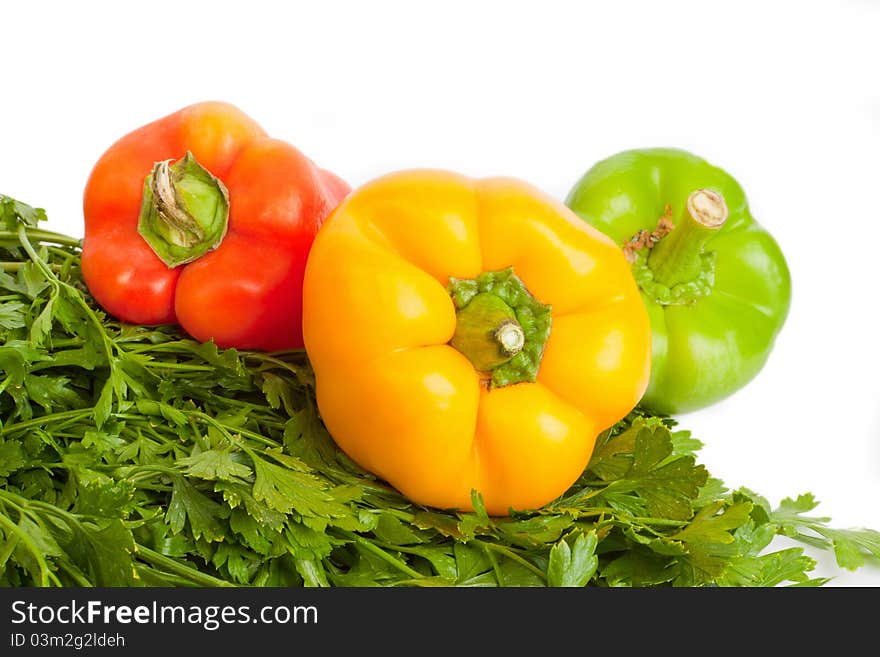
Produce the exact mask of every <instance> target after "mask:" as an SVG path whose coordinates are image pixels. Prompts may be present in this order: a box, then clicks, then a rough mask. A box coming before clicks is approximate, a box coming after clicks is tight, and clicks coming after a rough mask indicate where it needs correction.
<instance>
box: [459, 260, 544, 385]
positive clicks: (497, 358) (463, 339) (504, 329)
mask: <svg viewBox="0 0 880 657" xmlns="http://www.w3.org/2000/svg"><path fill="white" fill-rule="evenodd" d="M449 281H450V282H449V287H448V290H449V293H450V295H451V296H452V299H453V302H454V303H455V306H456V309H457V312H456V326H455V333H454V334H453V336H452V340H450V344H451V345H452V346H453V347H455V348H456V349H458V350H459V351H460V352H461V353H462V354H464V355H465V356H466V357H467V358H468V360H470V361H471V363H472V364H473V366H474V369H476V370H477V371H479V372H482V373H485V374H487V375H488V378H489V382H490V385H491V386H494V387H500V386H506V385H511V384H514V383H521V382H524V381H535V380H536V379H537V376H538V368H539V366H540V364H541V358H542V356H543V354H544V346H545V345H546V343H547V338H548V337H549V335H550V322H551V308H550V306H546V305H544V304H542V303H540V302H539V301H538V300H537V299H535V298H534V297H533V296H532V295H531V293H529V291H528V290H527V289H526V287H525V285H524V284H523V282H522V281H521V280H520V279H519V278H517V277H516V275H515V274H514V273H513V268H512V267H508V268H507V269H503V270H501V271H496V272H485V273H483V274H480V275H479V276H478V277H477V278H475V279H457V278H450V279H449Z"/></svg>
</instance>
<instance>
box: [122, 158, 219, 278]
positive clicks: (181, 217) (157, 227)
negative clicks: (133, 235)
mask: <svg viewBox="0 0 880 657" xmlns="http://www.w3.org/2000/svg"><path fill="white" fill-rule="evenodd" d="M228 222H229V194H228V192H227V191H226V187H225V186H224V185H223V183H222V182H221V181H220V180H219V179H218V178H216V177H214V176H213V175H212V174H211V172H210V171H208V170H207V169H205V168H204V167H203V166H202V165H201V164H199V163H198V162H197V161H196V159H195V157H193V155H192V153H189V152H187V154H186V156H185V157H183V158H182V159H180V160H178V161H177V162H172V160H164V161H162V162H156V163H155V165H154V166H153V170H152V172H151V173H150V174H149V175H148V176H147V177H146V179H145V180H144V190H143V198H142V200H141V213H140V217H139V219H138V232H139V233H140V234H141V236H142V237H143V238H144V240H146V242H147V244H149V245H150V248H152V249H153V252H154V253H155V254H156V255H157V256H158V257H159V258H160V259H161V260H162V262H164V263H165V264H166V265H167V266H169V267H176V266H178V265H181V264H184V263H187V262H192V261H193V260H196V259H197V258H200V257H201V256H203V255H204V254H205V253H207V252H208V251H211V250H213V249H216V248H217V247H218V246H219V245H220V242H221V241H222V240H223V237H224V236H225V235H226V228H227V225H228Z"/></svg>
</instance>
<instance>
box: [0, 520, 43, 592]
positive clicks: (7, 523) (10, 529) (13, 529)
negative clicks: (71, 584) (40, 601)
mask: <svg viewBox="0 0 880 657" xmlns="http://www.w3.org/2000/svg"><path fill="white" fill-rule="evenodd" d="M15 506H16V508H17V509H18V512H19V514H21V515H23V514H24V511H23V510H22V508H21V507H20V506H18V505H17V504H16V505H15ZM0 527H3V529H4V530H5V531H6V532H7V534H15V535H16V536H18V539H19V540H20V541H21V542H22V543H24V545H25V547H27V549H28V552H30V553H31V554H32V555H33V557H34V561H36V562H37V566H38V567H39V569H40V583H39V586H49V565H48V564H47V563H46V560H45V559H43V553H42V552H41V551H40V549H39V548H38V547H37V546H36V544H35V543H34V542H33V540H32V539H31V537H30V536H28V535H27V533H25V532H24V531H23V530H22V529H21V528H20V527H19V526H18V525H16V524H15V523H14V522H12V520H10V519H9V518H7V517H6V514H5V513H0ZM56 581H57V580H56Z"/></svg>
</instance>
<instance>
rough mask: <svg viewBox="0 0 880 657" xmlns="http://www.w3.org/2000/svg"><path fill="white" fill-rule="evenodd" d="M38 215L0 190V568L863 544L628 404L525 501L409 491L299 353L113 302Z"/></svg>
mask: <svg viewBox="0 0 880 657" xmlns="http://www.w3.org/2000/svg"><path fill="white" fill-rule="evenodd" d="M44 219H45V213H44V212H43V211H42V210H40V209H35V208H32V207H30V206H28V205H25V204H23V203H20V202H18V201H15V200H13V199H10V198H8V197H4V196H0V336H2V343H0V419H2V425H0V585H5V586H32V585H36V586H71V585H75V586H236V585H248V586H575V587H581V586H750V587H751V586H778V585H799V586H803V585H807V586H815V585H821V584H824V583H825V580H824V579H821V578H811V577H810V575H809V573H810V571H811V570H813V569H814V567H815V563H814V561H813V560H812V559H811V558H810V557H808V556H806V555H805V554H804V550H803V548H801V547H789V548H785V549H781V550H776V551H770V547H769V546H770V543H771V541H772V540H773V538H774V537H775V536H777V535H782V536H787V537H790V538H792V539H794V540H796V541H799V542H801V543H803V544H805V545H809V546H812V547H816V548H819V549H823V550H831V551H833V553H834V554H835V555H836V558H837V562H838V564H839V565H840V567H841V568H846V569H856V568H859V567H861V566H862V565H863V564H864V563H865V560H866V559H876V558H878V557H880V533H878V532H876V531H873V530H866V529H843V530H841V529H834V528H832V527H831V526H830V525H829V522H830V521H829V519H828V518H823V517H814V516H811V515H809V514H810V513H811V512H812V511H813V510H814V508H815V507H816V506H817V503H816V500H815V499H813V497H812V496H811V495H809V494H806V495H800V496H798V497H796V498H793V499H784V500H783V501H782V502H781V503H780V504H779V506H778V507H775V508H774V507H772V506H771V505H770V504H769V503H768V502H767V500H765V499H764V498H763V497H761V496H760V495H758V494H756V493H754V492H752V491H750V490H747V489H744V488H741V489H738V490H728V489H727V488H726V487H725V486H724V484H723V483H722V482H720V481H719V480H717V479H714V478H712V477H711V476H710V474H709V473H708V472H707V471H706V469H705V467H703V466H702V465H701V464H699V463H698V462H697V453H698V451H699V449H700V447H701V443H700V442H699V441H698V440H696V439H694V438H693V437H692V436H691V435H690V434H689V433H688V432H687V431H682V430H679V429H677V427H676V423H675V421H674V420H672V419H670V418H658V417H651V416H648V415H646V414H645V413H643V412H641V411H639V410H637V411H635V412H633V413H632V414H630V416H629V417H627V418H626V419H624V420H623V421H622V422H620V423H618V424H617V425H616V426H615V427H613V428H612V429H610V430H609V431H606V432H605V433H603V434H602V435H601V436H600V437H599V439H598V441H597V444H596V448H595V451H594V453H593V457H592V460H591V462H590V463H589V465H588V467H587V468H586V470H585V471H584V473H583V475H582V477H581V478H580V479H579V480H578V481H577V482H576V483H575V485H573V486H572V487H571V489H570V490H569V491H567V492H566V493H565V494H564V495H562V496H561V497H560V498H558V499H557V500H555V501H554V502H552V503H551V504H548V505H546V506H545V507H544V508H542V509H538V510H534V511H528V512H517V513H514V514H513V515H511V516H510V517H507V518H490V517H489V516H488V515H487V514H486V512H485V509H484V507H483V505H482V500H481V498H480V496H479V494H478V493H476V492H475V493H474V498H473V499H474V508H475V509H476V511H474V512H473V513H454V512H444V511H440V510H437V509H428V508H423V507H419V506H416V505H413V504H411V503H409V502H408V501H407V500H406V499H404V498H403V497H402V496H401V495H400V494H398V493H397V492H396V491H395V490H393V489H392V488H390V487H389V486H388V485H387V484H385V483H384V482H382V481H380V480H378V479H376V478H375V477H373V476H372V475H370V474H368V473H366V472H364V471H362V470H361V469H360V468H358V467H357V466H356V465H355V464H354V463H353V462H352V461H351V460H350V459H348V458H347V457H346V456H345V455H344V454H343V453H342V452H340V451H339V450H338V449H337V448H336V445H335V444H334V443H333V440H332V438H331V437H330V435H329V434H328V433H327V431H326V428H325V427H324V425H323V424H322V423H321V420H320V417H319V416H318V412H317V409H316V406H315V403H314V386H313V376H312V372H311V369H310V367H309V364H308V360H307V358H306V356H305V354H304V353H303V352H302V351H298V352H286V353H259V352H247V351H237V350H235V349H225V350H222V349H218V348H217V347H216V345H214V344H212V343H206V344H199V343H197V342H195V341H193V340H191V339H189V338H187V337H186V336H185V335H183V334H181V333H180V332H179V331H178V330H177V329H175V328H173V327H168V326H161V327H143V326H131V325H125V324H120V323H119V322H116V321H115V320H113V319H112V318H110V317H108V316H107V315H105V314H104V313H103V312H102V311H101V310H100V308H99V307H98V306H97V305H96V304H95V303H94V301H93V300H92V299H91V297H90V296H89V294H88V291H87V290H86V287H85V285H84V284H83V281H82V277H81V274H80V245H79V240H76V239H74V238H71V237H67V236H64V235H59V234H56V233H52V232H49V231H45V230H42V229H41V228H40V226H39V224H40V222H41V221H43V220H44Z"/></svg>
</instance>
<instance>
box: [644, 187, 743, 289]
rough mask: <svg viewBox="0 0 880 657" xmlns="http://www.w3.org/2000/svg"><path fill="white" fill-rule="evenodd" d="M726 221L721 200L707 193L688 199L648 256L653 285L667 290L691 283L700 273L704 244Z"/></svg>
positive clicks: (725, 205) (724, 205)
mask: <svg viewBox="0 0 880 657" xmlns="http://www.w3.org/2000/svg"><path fill="white" fill-rule="evenodd" d="M725 221H727V204H726V203H725V202H724V197H723V196H722V195H721V194H719V193H718V192H715V191H712V190H710V189H698V190H696V191H694V192H692V193H691V195H690V196H688V199H687V203H686V205H685V210H684V212H682V216H681V219H680V220H679V222H678V224H676V226H675V227H674V228H673V229H672V232H671V233H669V234H668V235H666V236H665V237H663V238H662V239H661V240H660V241H659V242H658V243H657V244H656V245H655V246H654V248H653V249H651V252H650V255H648V261H647V265H648V267H649V268H650V269H651V271H652V272H653V275H654V281H656V282H657V283H660V284H662V285H665V286H667V287H669V288H671V287H673V286H675V285H678V284H680V283H689V282H691V281H693V280H695V279H696V278H697V277H698V276H699V275H700V272H701V270H702V261H701V256H702V254H703V252H704V250H705V246H706V242H707V241H708V240H709V238H710V237H712V235H714V234H715V233H716V232H717V231H718V230H719V229H720V228H721V227H722V226H723V225H724V222H725Z"/></svg>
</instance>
